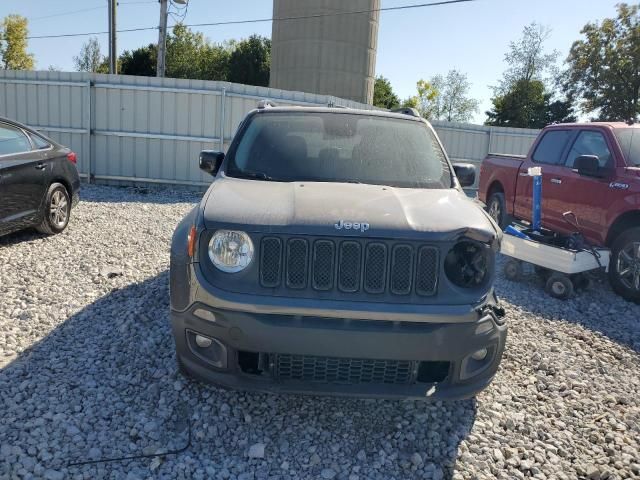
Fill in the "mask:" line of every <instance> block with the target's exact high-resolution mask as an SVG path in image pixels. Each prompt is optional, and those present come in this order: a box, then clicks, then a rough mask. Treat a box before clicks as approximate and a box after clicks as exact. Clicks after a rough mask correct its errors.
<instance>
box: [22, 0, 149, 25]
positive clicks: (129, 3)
mask: <svg viewBox="0 0 640 480" xmlns="http://www.w3.org/2000/svg"><path fill="white" fill-rule="evenodd" d="M151 3H157V2H155V1H150V0H146V1H143V2H118V5H142V4H147V5H148V4H151ZM105 8H107V6H106V5H101V6H99V7H91V8H81V9H79V10H71V11H68V12H62V13H53V14H51V15H43V16H41V17H33V18H28V19H27V20H29V21H30V22H33V21H35V20H44V19H45V18H54V17H64V16H67V15H75V14H76V13H83V12H91V11H93V10H104V9H105Z"/></svg>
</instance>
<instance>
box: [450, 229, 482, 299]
mask: <svg viewBox="0 0 640 480" xmlns="http://www.w3.org/2000/svg"><path fill="white" fill-rule="evenodd" d="M444 271H445V273H446V274H447V278H448V279H449V280H450V281H451V283H453V284H454V285H457V286H458V287H462V288H477V287H480V286H482V285H483V284H484V283H485V281H486V280H487V279H488V278H489V248H488V247H487V246H485V245H482V244H480V243H477V242H473V241H470V240H461V241H460V242H458V243H456V244H455V245H454V246H453V248H452V249H451V250H449V253H447V256H446V257H445V259H444Z"/></svg>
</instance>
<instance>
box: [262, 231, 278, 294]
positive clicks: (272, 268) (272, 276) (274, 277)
mask: <svg viewBox="0 0 640 480" xmlns="http://www.w3.org/2000/svg"><path fill="white" fill-rule="evenodd" d="M281 257H282V241H281V240H280V239H279V238H275V237H265V238H263V239H262V254H261V255H260V283H261V284H262V286H263V287H277V286H278V285H280V275H281V273H282V272H281V271H280V265H281V263H282V261H281V260H280V259H281Z"/></svg>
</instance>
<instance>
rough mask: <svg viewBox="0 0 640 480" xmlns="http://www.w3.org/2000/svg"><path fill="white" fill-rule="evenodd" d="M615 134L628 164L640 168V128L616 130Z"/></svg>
mask: <svg viewBox="0 0 640 480" xmlns="http://www.w3.org/2000/svg"><path fill="white" fill-rule="evenodd" d="M614 132H615V133H616V137H618V143H619V144H620V148H621V149H622V154H623V155H624V158H625V159H626V160H627V164H628V165H634V166H636V167H640V128H638V127H634V128H631V127H630V128H616V129H615V130H614Z"/></svg>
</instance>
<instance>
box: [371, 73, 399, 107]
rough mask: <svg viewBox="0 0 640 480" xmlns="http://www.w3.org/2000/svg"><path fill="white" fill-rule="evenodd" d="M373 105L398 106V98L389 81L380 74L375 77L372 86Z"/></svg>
mask: <svg viewBox="0 0 640 480" xmlns="http://www.w3.org/2000/svg"><path fill="white" fill-rule="evenodd" d="M373 105H374V106H376V107H380V108H387V109H392V108H397V107H399V106H400V99H399V98H398V96H397V95H396V94H395V93H394V91H393V88H392V87H391V82H389V80H388V79H386V78H384V77H383V76H382V75H379V76H377V77H376V81H375V84H374V87H373Z"/></svg>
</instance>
